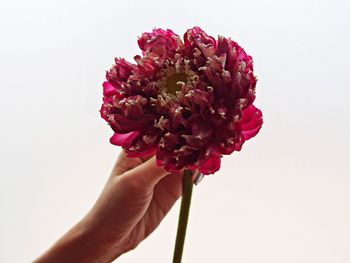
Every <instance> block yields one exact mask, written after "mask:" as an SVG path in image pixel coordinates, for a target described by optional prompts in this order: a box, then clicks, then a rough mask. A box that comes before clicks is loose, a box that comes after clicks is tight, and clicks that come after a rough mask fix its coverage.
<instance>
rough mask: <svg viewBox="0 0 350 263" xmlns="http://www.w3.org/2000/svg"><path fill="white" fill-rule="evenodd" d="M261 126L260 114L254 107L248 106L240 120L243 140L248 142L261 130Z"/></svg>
mask: <svg viewBox="0 0 350 263" xmlns="http://www.w3.org/2000/svg"><path fill="white" fill-rule="evenodd" d="M262 124H263V119H262V113H261V111H260V110H259V109H258V108H256V107H255V106H254V105H250V106H249V107H248V108H246V109H244V110H243V116H242V120H241V122H240V125H241V128H242V135H243V137H244V139H245V140H249V139H251V138H252V137H254V136H255V135H257V133H258V132H259V130H260V129H261V126H262Z"/></svg>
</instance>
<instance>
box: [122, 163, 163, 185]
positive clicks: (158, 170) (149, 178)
mask: <svg viewBox="0 0 350 263" xmlns="http://www.w3.org/2000/svg"><path fill="white" fill-rule="evenodd" d="M168 173H169V172H167V171H166V170H165V169H164V168H162V167H158V166H157V163H156V157H155V156H153V157H152V158H150V159H149V160H147V161H146V162H144V163H142V164H140V165H139V166H137V167H135V168H133V169H131V170H129V171H127V172H125V173H124V175H123V176H124V177H125V179H127V180H130V181H132V182H133V184H135V186H137V187H141V188H148V189H150V188H153V187H154V186H155V185H156V184H157V183H158V182H159V181H160V180H161V179H162V178H164V177H165V176H166V175H167V174H168Z"/></svg>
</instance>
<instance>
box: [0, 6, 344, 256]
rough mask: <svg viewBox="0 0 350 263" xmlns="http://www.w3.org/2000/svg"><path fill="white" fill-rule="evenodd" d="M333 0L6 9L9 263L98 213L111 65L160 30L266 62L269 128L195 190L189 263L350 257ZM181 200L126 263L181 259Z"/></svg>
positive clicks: (1, 116)
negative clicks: (225, 44)
mask: <svg viewBox="0 0 350 263" xmlns="http://www.w3.org/2000/svg"><path fill="white" fill-rule="evenodd" d="M349 7H350V5H349V3H348V1H345V0H343V1H342V0H334V1H330V0H329V1H322V0H320V1H316V0H314V1H312V0H306V1H305V0H293V1H280V0H279V1H277V0H276V1H273V0H256V1H247V0H238V1H232V0H231V1H223V0H215V1H204V0H203V1H188V0H187V1H182V0H178V1H171V2H170V1H169V2H167V1H157V0H151V1H139V2H136V1H94V2H93V1H83V0H73V1H72V0H70V1H68V0H61V1H47V0H45V1H44V0H41V1H40V0H31V1H25V0H21V1H15V0H14V1H6V2H5V1H2V2H1V4H0V87H1V93H0V120H1V123H0V125H1V128H0V147H1V148H0V179H1V185H0V213H1V217H0V233H1V234H0V251H1V253H0V262H29V261H31V260H33V259H34V258H35V257H37V256H38V255H39V254H41V253H42V252H43V251H44V250H45V249H46V248H48V247H49V246H50V245H51V244H52V243H53V242H54V241H55V240H56V239H57V238H58V237H59V236H60V235H62V234H63V233H64V232H65V231H66V230H68V229H69V228H70V227H71V226H72V225H73V224H74V223H75V222H77V221H78V220H79V219H80V218H81V217H82V216H83V215H84V214H85V213H86V212H87V211H88V209H89V208H90V207H91V205H92V204H93V203H94V201H95V199H96V198H97V196H98V194H99V193H100V191H101V188H102V187H103V185H104V183H105V181H106V178H107V177H108V176H109V173H110V170H111V168H112V165H113V163H114V161H115V158H116V156H117V155H118V153H119V151H120V149H119V148H116V147H114V146H112V145H110V144H109V142H108V139H109V137H110V136H111V135H112V132H111V130H110V129H109V127H108V126H107V125H106V124H105V123H104V121H103V120H102V119H100V116H99V112H98V110H99V107H100V104H101V96H102V87H101V83H102V82H103V81H104V72H105V70H106V69H108V68H109V67H110V66H111V65H112V63H113V58H114V57H116V56H121V57H126V58H127V59H131V58H132V57H133V56H134V55H135V54H139V53H140V52H139V50H138V47H137V44H136V40H137V36H140V35H141V33H142V32H144V31H150V30H152V29H153V28H154V27H162V28H171V29H173V30H174V31H175V32H177V33H178V34H180V35H182V34H183V33H184V32H185V30H186V29H187V28H190V27H192V26H195V25H198V26H201V27H202V28H203V29H204V30H205V31H207V32H208V33H209V34H211V35H214V36H217V35H219V34H220V35H224V36H231V37H232V38H233V39H234V40H236V41H237V42H238V43H239V44H241V45H242V46H243V47H244V48H245V50H246V51H247V52H248V53H249V54H251V55H252V56H253V58H254V60H255V72H256V74H257V75H258V78H259V82H258V85H257V100H256V105H257V106H258V107H259V108H261V109H262V110H263V113H264V120H265V123H264V127H263V129H262V130H261V132H260V134H259V135H258V136H257V137H256V138H254V139H252V140H251V141H249V142H248V143H246V144H245V145H244V148H243V151H242V152H240V153H238V154H236V153H235V154H233V155H231V156H226V157H224V158H223V162H222V163H223V164H222V168H221V170H220V172H218V173H217V174H215V175H213V176H208V177H206V178H205V180H204V181H203V182H202V183H201V184H200V185H199V186H197V187H196V188H195V189H194V196H193V202H192V209H191V215H190V222H189V230H188V235H187V241H186V246H185V252H184V258H183V262H184V263H187V262H203V263H207V262H223V263H226V262H227V263H230V262H239V263H263V262H266V263H303V262H305V263H310V262H311V263H313V262H317V263H326V262H327V263H348V262H350V249H349V247H350V203H349V202H350V191H349V190H350V168H349V157H350V139H349V132H350V111H349V109H348V107H349V99H350V87H349V73H350V72H349V71H350V70H349V68H350V62H349V59H350V50H349V46H350V37H349V32H350V19H349ZM178 208H179V203H177V205H176V206H175V207H174V208H173V210H172V211H171V212H170V214H169V215H168V217H167V218H166V219H165V220H164V221H163V222H162V224H161V226H160V227H159V228H158V229H157V230H156V231H155V232H154V233H153V234H152V235H151V237H150V238H148V239H147V240H146V241H145V242H143V243H142V244H141V245H140V246H139V247H138V248H137V249H136V250H134V251H132V252H130V253H128V254H126V255H124V256H122V257H121V258H120V259H119V260H117V262H120V263H131V262H159V263H163V262H171V257H172V253H173V245H174V240H175V233H176V224H177V215H178Z"/></svg>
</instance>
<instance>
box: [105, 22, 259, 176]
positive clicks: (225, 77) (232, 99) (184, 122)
mask: <svg viewBox="0 0 350 263" xmlns="http://www.w3.org/2000/svg"><path fill="white" fill-rule="evenodd" d="M138 45H139V47H140V49H141V50H142V56H140V55H137V56H135V57H134V59H135V62H136V63H130V62H127V61H126V60H125V59H121V58H116V59H115V64H114V65H113V66H112V68H111V69H110V70H109V71H108V72H107V73H106V79H107V81H105V82H104V83H103V95H104V97H103V104H102V107H101V111H100V112H101V116H102V117H103V118H104V119H105V120H106V121H107V122H108V124H109V125H110V126H111V128H112V129H113V131H114V135H113V136H112V137H111V139H110V142H111V143H112V144H115V145H119V146H122V147H123V148H124V150H125V151H126V153H127V154H128V156H129V157H137V156H144V155H150V154H156V158H157V163H158V165H163V166H164V167H165V169H167V170H168V171H176V170H181V169H183V168H186V169H191V170H195V169H198V170H199V171H200V172H201V173H203V174H211V173H214V172H216V171H217V170H219V168H220V159H221V157H222V155H227V154H231V153H232V152H234V151H240V150H241V147H242V145H243V143H244V142H245V141H246V140H249V139H250V138H252V137H254V136H255V135H256V134H257V133H258V132H259V130H260V128H261V126H262V123H263V120H262V113H261V111H260V110H259V109H257V108H256V107H255V106H254V105H253V102H254V99H255V86H256V78H255V76H254V74H253V61H252V57H251V56H248V55H247V54H246V53H245V51H244V50H243V49H242V48H241V47H240V46H239V45H238V44H237V43H236V42H234V41H232V40H231V39H229V38H225V37H221V36H219V37H218V40H216V39H214V38H213V37H211V36H209V35H207V34H206V33H205V32H204V31H203V30H202V29H200V28H199V27H194V28H192V29H189V30H187V32H186V33H185V34H184V40H182V39H181V38H180V37H179V36H178V35H176V34H175V33H174V32H172V31H171V30H169V29H168V30H163V29H154V30H153V32H151V33H143V34H142V36H141V37H140V38H139V40H138Z"/></svg>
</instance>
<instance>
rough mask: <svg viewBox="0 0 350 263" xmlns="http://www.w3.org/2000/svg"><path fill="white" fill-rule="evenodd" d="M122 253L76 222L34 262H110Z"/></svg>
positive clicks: (81, 223) (82, 224)
mask: <svg viewBox="0 0 350 263" xmlns="http://www.w3.org/2000/svg"><path fill="white" fill-rule="evenodd" d="M121 254H122V253H121V252H119V251H116V249H115V248H114V249H113V248H112V246H111V245H109V244H103V243H102V242H100V241H99V240H98V238H97V236H96V233H94V231H91V229H89V228H88V227H87V226H86V225H85V224H84V223H83V222H80V223H78V224H77V225H76V226H74V227H73V228H72V229H71V230H70V231H69V232H67V233H66V234H65V235H64V236H63V237H62V238H60V239H59V240H58V241H57V242H56V243H55V244H54V245H53V246H52V247H51V248H50V249H49V250H48V251H46V252H45V253H44V254H43V255H42V256H41V257H40V258H38V259H37V260H35V261H34V263H45V262H50V263H51V262H52V263H55V262H66V263H70V262H72V263H73V262H74V263H75V262H84V263H85V262H86V263H90V262H91V263H92V262H99V263H102V262H111V261H112V260H114V259H116V258H117V257H119V256H120V255H121Z"/></svg>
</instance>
